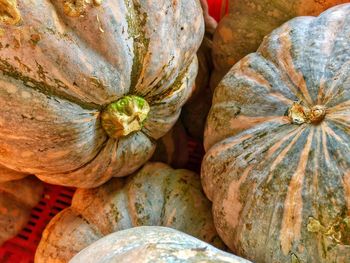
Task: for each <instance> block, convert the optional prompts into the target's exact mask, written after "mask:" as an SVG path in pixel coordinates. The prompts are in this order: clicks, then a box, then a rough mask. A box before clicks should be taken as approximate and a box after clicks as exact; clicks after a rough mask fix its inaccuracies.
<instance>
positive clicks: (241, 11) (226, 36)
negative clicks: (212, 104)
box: [211, 0, 349, 88]
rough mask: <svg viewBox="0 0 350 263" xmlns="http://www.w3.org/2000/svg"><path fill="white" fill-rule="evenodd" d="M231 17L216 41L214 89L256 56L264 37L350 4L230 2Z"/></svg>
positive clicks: (287, 0)
mask: <svg viewBox="0 0 350 263" xmlns="http://www.w3.org/2000/svg"><path fill="white" fill-rule="evenodd" d="M228 2H229V3H228V14H227V15H226V16H225V17H224V18H223V19H222V20H221V21H220V23H219V25H218V28H217V30H216V32H215V35H214V39H213V60H214V65H215V70H214V72H213V75H212V79H211V86H212V87H213V88H214V87H216V86H217V84H218V83H219V82H220V80H221V79H222V78H223V77H224V76H225V74H226V73H227V72H228V71H229V70H230V68H231V67H232V66H233V65H234V64H235V63H236V62H238V61H239V60H240V59H242V58H243V57H244V56H246V55H248V54H249V53H252V52H255V51H256V50H257V48H258V47H259V45H260V43H261V41H262V40H263V37H264V36H265V35H267V34H269V33H270V32H271V31H272V30H273V29H275V28H277V27H278V26H280V25H282V24H283V23H284V22H286V21H288V20H289V19H292V18H293V17H296V16H315V15H319V14H320V13H321V12H322V11H324V10H326V9H328V8H330V7H332V6H335V5H338V4H341V3H346V2H349V1H348V0H322V1H320V0H250V1H234V0H229V1H228Z"/></svg>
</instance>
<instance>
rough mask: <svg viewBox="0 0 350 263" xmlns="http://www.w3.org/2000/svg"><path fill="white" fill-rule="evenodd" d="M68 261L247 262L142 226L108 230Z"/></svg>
mask: <svg viewBox="0 0 350 263" xmlns="http://www.w3.org/2000/svg"><path fill="white" fill-rule="evenodd" d="M70 262H71V263H80V262H86V263H89V262H91V263H98V262H104V263H107V262H111V263H112V262H120V263H128V262H133V263H164V262H167V263H171V262H178V263H181V262H183V263H195V262H213V263H214V262H215V263H249V262H250V261H248V260H245V259H243V258H239V257H237V256H235V255H233V254H229V253H226V252H224V251H221V250H219V249H217V248H215V247H213V246H211V245H209V244H208V243H205V242H203V241H201V240H198V239H196V238H194V237H192V236H189V235H186V234H185V233H182V232H180V231H177V230H174V229H171V228H167V227H159V226H142V227H135V228H132V229H127V230H123V231H119V232H116V233H113V234H110V235H108V236H106V237H104V238H101V239H100V240H98V241H96V242H95V243H93V244H92V245H90V246H89V247H87V248H85V249H84V250H83V251H81V252H80V253H79V254H77V255H76V256H75V257H74V258H73V259H72V260H71V261H70Z"/></svg>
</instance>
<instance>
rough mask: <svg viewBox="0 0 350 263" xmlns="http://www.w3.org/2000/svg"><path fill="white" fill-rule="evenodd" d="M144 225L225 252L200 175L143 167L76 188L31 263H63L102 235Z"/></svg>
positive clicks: (150, 165) (164, 167)
mask: <svg viewBox="0 0 350 263" xmlns="http://www.w3.org/2000/svg"><path fill="white" fill-rule="evenodd" d="M147 225H150V226H168V227H171V228H175V229H178V230H180V231H183V232H185V233H187V234H190V235H192V236H195V237H197V238H199V239H201V240H204V241H206V242H209V243H211V244H214V245H216V246H218V247H222V248H223V247H224V245H223V243H222V241H221V240H220V238H219V237H218V235H217V232H216V230H215V228H214V223H213V219H212V215H211V203H210V202H209V200H208V199H207V198H206V197H205V195H204V193H203V191H202V186H201V183H200V178H199V176H198V175H197V174H195V173H193V172H191V171H188V170H183V169H179V170H174V169H172V168H171V167H169V166H168V165H166V164H163V163H148V164H146V165H145V166H144V167H143V168H142V169H141V170H140V171H138V172H137V173H136V174H134V175H131V176H130V177H128V178H126V179H124V178H114V179H112V180H110V181H109V182H107V183H106V184H104V185H102V186H100V187H98V188H95V189H78V190H77V192H76V193H75V195H74V197H73V202H72V206H71V207H69V208H66V209H65V210H63V211H62V212H60V213H59V214H58V215H56V216H55V217H54V218H53V219H52V220H51V222H50V223H49V225H48V226H47V227H46V229H45V231H44V233H43V237H42V239H41V241H40V244H39V246H38V249H37V251H36V255H35V262H37V263H41V262H45V263H50V262H67V261H69V260H70V259H71V258H72V257H73V256H74V255H75V254H77V253H78V252H79V251H80V250H82V249H83V248H85V247H86V246H88V245H90V244H92V243H93V242H94V241H96V240H98V239H100V238H101V237H103V236H105V235H108V234H110V233H113V232H116V231H120V230H123V229H127V228H131V227H136V226H147Z"/></svg>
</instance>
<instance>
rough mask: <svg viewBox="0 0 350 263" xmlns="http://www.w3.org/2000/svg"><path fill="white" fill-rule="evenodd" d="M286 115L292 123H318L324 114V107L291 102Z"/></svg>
mask: <svg viewBox="0 0 350 263" xmlns="http://www.w3.org/2000/svg"><path fill="white" fill-rule="evenodd" d="M288 116H289V118H290V119H291V122H292V123H294V124H299V125H300V124H303V123H313V124H317V123H320V122H321V121H322V120H323V119H324V118H325V116H326V107H324V106H322V105H316V106H313V107H312V108H308V107H305V106H303V105H301V103H300V102H295V103H293V105H292V107H290V109H289V110H288Z"/></svg>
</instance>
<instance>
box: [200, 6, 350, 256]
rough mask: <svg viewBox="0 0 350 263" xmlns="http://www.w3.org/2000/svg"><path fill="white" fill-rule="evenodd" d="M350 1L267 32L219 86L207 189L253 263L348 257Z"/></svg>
mask: <svg viewBox="0 0 350 263" xmlns="http://www.w3.org/2000/svg"><path fill="white" fill-rule="evenodd" d="M349 61H350V4H345V5H340V6H336V7H334V8H331V9H329V10H327V11H326V12H324V13H323V14H322V15H320V16H319V17H311V16H310V17H299V18H295V19H293V20H291V21H289V22H287V23H285V24H284V25H283V26H281V27H280V28H278V29H276V30H274V31H273V32H272V33H271V34H270V35H269V36H268V37H266V38H265V39H264V41H263V42H262V44H261V46H260V47H259V49H258V51H257V52H256V53H252V54H250V55H248V56H246V57H245V58H243V59H242V60H240V62H238V63H237V64H236V65H235V66H234V67H233V68H232V69H231V70H230V72H229V73H228V74H227V75H226V76H225V78H224V79H223V80H222V82H221V83H220V84H219V86H218V87H217V88H216V90H215V94H214V98H213V106H212V108H211V111H210V113H209V116H208V122H207V127H206V131H205V147H206V151H207V153H206V155H205V158H204V161H203V163H202V171H201V176H202V183H203V187H204V190H205V192H206V194H207V196H208V197H209V199H210V200H211V201H213V217H214V222H215V226H216V229H217V230H218V233H219V235H220V237H221V238H222V239H223V241H224V242H225V243H226V245H227V246H228V247H229V248H230V249H231V250H232V251H234V252H235V253H237V254H238V255H240V256H243V257H247V258H248V259H250V260H252V261H253V262H257V263H260V262H261V263H262V262H269V263H275V262H276V263H277V262H278V263H284V262H300V263H303V262H319V263H326V262H327V263H329V262H332V263H335V262H337V263H338V262H339V263H340V262H349V259H350V173H349V171H350V170H349V169H350V119H349V116H350V114H349V113H350V103H349V102H350V64H349Z"/></svg>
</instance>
